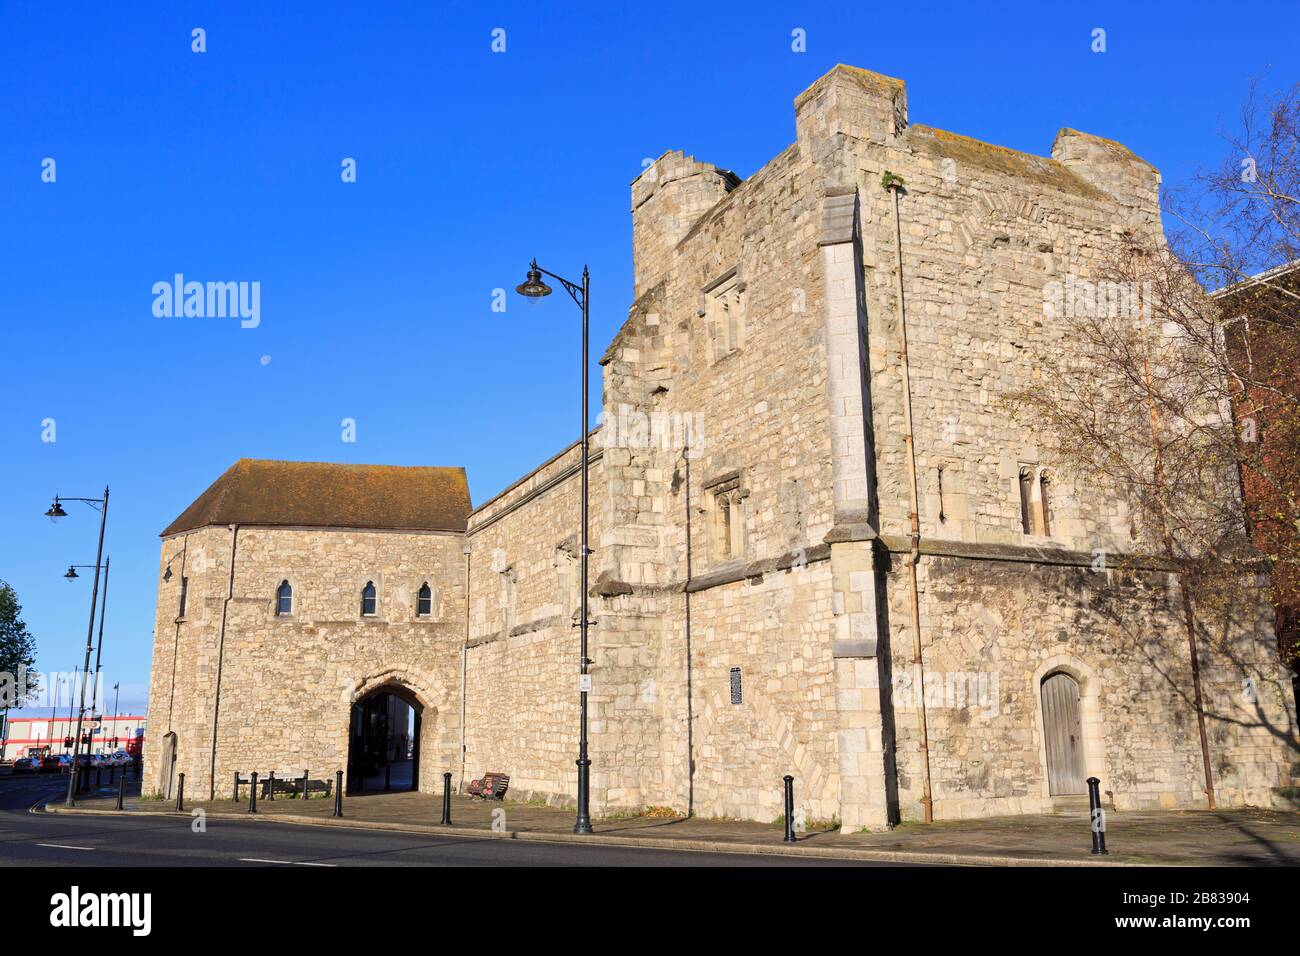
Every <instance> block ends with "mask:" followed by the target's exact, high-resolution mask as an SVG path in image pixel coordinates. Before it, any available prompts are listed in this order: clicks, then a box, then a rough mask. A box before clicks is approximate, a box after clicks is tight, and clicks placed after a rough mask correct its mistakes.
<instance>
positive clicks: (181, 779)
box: [124, 773, 185, 813]
mask: <svg viewBox="0 0 1300 956" xmlns="http://www.w3.org/2000/svg"><path fill="white" fill-rule="evenodd" d="M124 779H125V778H124ZM176 812H177V813H184V812H185V774H183V773H178V774H177V775H176Z"/></svg>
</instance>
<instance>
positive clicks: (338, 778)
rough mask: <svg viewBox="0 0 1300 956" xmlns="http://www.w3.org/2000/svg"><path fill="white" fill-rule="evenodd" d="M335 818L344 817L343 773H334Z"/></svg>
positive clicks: (337, 771)
mask: <svg viewBox="0 0 1300 956" xmlns="http://www.w3.org/2000/svg"><path fill="white" fill-rule="evenodd" d="M334 816H336V817H341V816H343V771H342V770H335V771H334Z"/></svg>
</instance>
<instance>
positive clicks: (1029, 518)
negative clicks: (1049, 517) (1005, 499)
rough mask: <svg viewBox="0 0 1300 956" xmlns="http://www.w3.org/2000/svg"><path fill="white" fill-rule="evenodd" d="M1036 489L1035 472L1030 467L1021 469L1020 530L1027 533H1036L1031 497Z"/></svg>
mask: <svg viewBox="0 0 1300 956" xmlns="http://www.w3.org/2000/svg"><path fill="white" fill-rule="evenodd" d="M1033 491H1034V473H1033V472H1032V471H1030V470H1029V469H1028V468H1021V469H1020V530H1021V531H1023V532H1024V533H1025V534H1033V533H1034V518H1033V511H1032V505H1031V502H1030V498H1031V497H1032V496H1033Z"/></svg>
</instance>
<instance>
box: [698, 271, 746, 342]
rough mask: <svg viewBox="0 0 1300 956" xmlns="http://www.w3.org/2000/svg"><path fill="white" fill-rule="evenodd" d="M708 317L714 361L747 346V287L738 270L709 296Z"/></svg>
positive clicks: (706, 304)
mask: <svg viewBox="0 0 1300 956" xmlns="http://www.w3.org/2000/svg"><path fill="white" fill-rule="evenodd" d="M704 295H705V303H704V314H705V321H706V323H707V325H708V329H709V343H710V348H711V353H712V354H711V355H710V361H712V362H716V361H718V360H719V359H722V358H726V357H727V356H728V355H730V354H731V353H732V352H735V351H737V350H739V349H740V347H741V346H742V345H744V340H745V293H744V285H743V284H742V283H741V282H740V281H739V279H738V278H737V276H736V273H735V271H734V270H732V272H731V273H730V274H729V275H728V276H727V277H726V278H725V279H723V280H722V281H720V282H718V283H717V284H716V285H714V286H713V287H712V288H710V289H708V290H707V291H706V292H705V293H704Z"/></svg>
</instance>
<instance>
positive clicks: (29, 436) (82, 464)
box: [0, 0, 1300, 708]
mask: <svg viewBox="0 0 1300 956" xmlns="http://www.w3.org/2000/svg"><path fill="white" fill-rule="evenodd" d="M1139 8H1140V9H1139ZM1148 8H1149V9H1148ZM290 9H292V10H294V11H301V12H290ZM892 9H893V10H894V11H895V14H894V15H893V16H892V17H890V16H886V15H885V14H883V13H882V12H880V8H878V7H877V8H872V7H871V6H869V5H862V4H845V3H833V4H802V3H800V4H795V3H746V4H740V5H734V6H732V7H727V6H725V5H724V6H708V5H704V6H701V5H700V4H698V3H689V4H688V3H674V2H662V0H657V2H655V3H653V4H649V3H646V4H637V5H632V4H621V3H600V4H537V3H528V4H523V3H519V4H463V5H459V4H458V5H452V6H451V7H450V9H448V8H447V5H435V4H432V3H428V2H423V3H383V4H357V3H347V4H335V3H329V2H321V3H315V4H311V5H300V4H267V3H256V4H255V3H220V4H194V3H179V2H172V3H136V4H92V3H70V4H36V3H28V2H19V0H3V2H0V279H2V280H3V294H2V295H0V319H2V321H3V332H4V338H3V342H4V345H5V351H6V355H5V374H4V375H3V377H2V378H0V448H3V450H4V467H3V468H0V578H3V579H6V580H8V581H9V582H10V583H11V584H12V585H13V586H14V587H15V588H16V589H17V591H18V593H19V597H20V600H21V601H22V602H23V604H24V606H25V617H26V620H27V622H28V624H29V626H30V627H31V629H32V630H33V632H34V633H35V634H36V636H37V639H38V643H39V652H40V656H39V661H38V666H39V668H40V669H41V670H46V671H48V670H66V671H70V670H71V669H72V668H73V667H74V665H76V664H79V663H80V658H81V648H82V646H83V643H82V638H83V636H84V634H85V626H86V624H85V618H86V612H87V607H88V600H89V584H88V581H83V582H81V583H79V584H75V585H68V584H67V583H65V582H64V581H63V579H62V572H63V570H64V568H65V567H66V565H68V564H69V563H77V564H88V563H91V562H92V561H93V560H94V546H95V540H94V538H95V531H96V523H97V516H96V515H95V514H94V512H92V511H91V510H90V509H88V508H86V507H84V506H80V505H70V506H69V509H70V512H71V515H72V517H71V518H69V519H67V520H66V521H64V522H63V523H62V524H60V525H59V526H57V527H56V526H52V525H51V524H50V523H49V522H48V521H47V520H46V519H45V518H44V517H42V512H44V510H45V509H46V508H47V507H48V505H49V499H50V496H51V495H53V494H54V493H56V492H57V493H60V494H64V495H80V496H90V495H95V494H98V493H99V492H100V490H101V489H102V488H103V486H104V485H105V484H106V483H107V484H111V486H112V507H111V511H110V519H109V530H108V551H109V553H110V554H111V555H112V558H113V562H114V563H113V568H114V570H113V581H112V590H111V603H110V605H109V617H108V627H107V637H106V642H105V643H106V647H105V680H106V683H107V684H108V685H111V684H112V683H113V682H114V681H121V682H122V684H123V697H122V702H123V706H124V708H126V707H132V708H138V707H142V706H143V705H144V696H145V693H144V691H145V687H146V684H147V679H148V668H149V660H150V654H151V642H152V628H153V612H154V603H155V584H156V581H155V578H156V574H157V568H158V546H159V541H158V537H157V535H158V532H159V531H160V530H161V529H162V528H163V527H164V526H165V525H166V524H167V523H168V522H169V521H171V519H172V518H174V517H175V516H176V515H177V514H178V513H179V512H180V511H181V510H182V509H183V508H184V507H185V506H186V505H187V504H188V503H189V502H190V501H191V500H193V498H194V497H196V496H197V495H198V494H199V493H200V492H201V491H202V490H203V489H204V488H205V487H207V485H208V484H209V483H210V482H211V481H212V480H213V479H214V478H216V476H217V475H219V474H220V473H221V472H222V471H223V470H224V469H225V468H226V467H227V466H228V465H230V464H231V463H232V462H233V461H234V460H235V459H237V458H239V457H241V456H248V457H264V458H287V459H306V460H325V461H348V462H382V463H392V464H405V465H419V464H427V465H464V466H466V467H467V468H468V470H469V476H470V486H471V490H472V494H473V498H474V501H475V502H476V503H477V502H481V501H483V500H486V498H487V497H489V496H490V495H491V494H493V493H495V492H496V491H498V490H500V489H501V488H502V487H504V486H505V485H506V484H508V483H509V482H510V481H512V480H513V479H514V478H516V477H518V476H519V475H521V474H522V473H524V472H525V471H527V470H528V469H530V468H532V467H533V466H535V465H536V464H538V463H540V462H541V461H543V460H544V459H546V458H547V457H549V456H550V455H551V454H553V453H554V452H556V451H557V450H559V449H560V448H561V447H562V446H563V445H565V444H566V443H568V442H569V441H571V440H573V439H574V438H575V437H576V432H577V429H576V427H575V422H574V417H575V413H576V402H577V383H576V368H575V365H576V361H577V348H578V338H577V335H578V323H577V311H576V309H575V308H574V307H573V306H572V304H571V303H570V302H569V301H568V299H567V297H563V296H554V297H552V298H551V299H550V300H548V301H547V302H546V303H544V304H542V305H541V306H539V307H537V308H534V309H526V307H525V306H524V305H523V304H522V303H521V301H520V300H519V299H518V298H516V297H514V296H513V293H511V297H510V299H509V300H508V308H507V311H506V312H505V313H501V312H494V311H493V310H492V301H493V290H495V289H498V288H503V287H504V288H512V287H513V286H514V285H515V284H516V283H518V282H520V281H522V277H523V276H522V273H523V271H524V269H525V267H526V265H527V262H528V260H529V259H530V258H531V257H532V256H533V255H536V256H538V258H539V260H540V261H541V262H542V264H543V265H544V266H546V267H548V268H550V269H551V270H552V271H555V272H559V273H561V274H569V275H572V276H573V277H574V278H576V277H577V276H578V275H579V274H580V273H581V270H582V266H583V263H584V262H586V263H589V265H590V267H591V272H592V277H593V278H592V282H593V291H592V303H593V314H592V325H593V328H592V352H593V363H592V383H593V389H595V391H594V392H593V394H594V395H599V369H598V368H596V366H595V359H598V358H599V356H600V354H601V352H602V351H603V348H604V346H605V344H606V343H607V342H608V341H609V339H610V338H611V336H612V335H613V334H614V333H615V331H616V330H617V328H618V326H619V324H620V322H621V321H622V319H623V318H624V317H625V316H626V309H627V306H628V304H629V302H630V298H631V288H632V281H631V255H630V250H631V221H630V217H629V213H628V207H629V192H628V185H629V183H630V181H631V180H632V179H633V178H634V177H635V176H636V175H637V174H638V173H639V171H640V169H641V164H642V162H643V160H645V159H647V158H653V157H656V156H658V155H660V154H661V153H663V152H664V151H665V150H668V149H684V150H686V151H687V152H688V153H691V154H694V155H695V156H696V157H697V158H699V159H701V160H705V161H708V162H713V163H717V164H718V165H720V166H724V167H727V168H730V169H733V170H735V171H736V172H737V173H738V174H740V175H741V176H748V175H750V174H751V173H753V172H754V171H755V170H757V169H758V168H760V167H761V166H762V165H763V164H764V163H765V162H766V161H767V160H768V159H770V158H771V157H772V156H774V155H775V154H776V153H778V152H779V151H780V150H782V149H783V148H784V147H785V146H786V145H788V144H789V143H790V142H791V141H792V140H793V138H794V115H793V109H792V105H791V104H792V100H793V99H794V97H795V96H796V95H797V94H798V93H799V92H800V91H801V90H803V89H804V88H805V87H807V86H808V85H809V84H810V83H812V82H813V81H814V80H815V79H816V78H817V77H818V76H820V75H821V74H822V73H824V72H825V71H826V70H827V69H829V68H830V67H831V66H833V65H834V64H835V63H837V62H844V63H850V64H853V65H856V66H862V67H866V68H869V69H873V70H878V71H880V72H883V73H887V74H890V75H892V76H897V77H901V78H903V79H904V80H906V81H907V84H908V93H909V101H910V109H911V118H912V120H913V121H914V122H918V123H925V124H927V125H932V126H938V127H942V128H945V129H950V130H953V131H955V132H959V133H964V134H966V135H970V136H974V137H977V138H979V139H983V140H986V141H990V142H994V143H998V144H1000V145H1004V146H1008V147H1012V148H1015V149H1020V150H1025V151H1027V152H1032V153H1038V154H1046V153H1047V152H1049V151H1050V148H1051V142H1052V138H1053V136H1054V135H1055V133H1056V131H1057V130H1058V129H1059V128H1060V127H1062V126H1072V127H1076V128H1078V129H1083V130H1086V131H1088V132H1093V133H1097V134H1100V135H1104V136H1107V137H1110V138H1113V139H1117V140H1119V141H1121V142H1123V143H1125V144H1127V145H1128V146H1130V147H1131V148H1132V149H1133V150H1134V151H1136V152H1137V153H1138V154H1139V155H1141V156H1143V157H1144V158H1146V159H1148V160H1150V161H1151V162H1153V163H1155V164H1156V165H1157V166H1158V167H1160V168H1161V170H1162V171H1163V174H1164V178H1165V183H1166V185H1175V184H1178V183H1181V182H1184V181H1185V180H1186V179H1187V177H1188V176H1189V175H1190V174H1191V173H1192V172H1193V171H1194V170H1195V169H1196V167H1197V166H1198V165H1207V164H1215V163H1217V162H1218V161H1219V160H1220V159H1221V157H1222V156H1223V153H1224V144H1223V142H1222V140H1221V138H1220V133H1221V131H1222V130H1223V129H1224V128H1225V127H1226V126H1229V125H1230V124H1231V122H1232V119H1233V117H1234V114H1235V112H1236V110H1237V109H1238V107H1239V105H1240V102H1241V100H1242V98H1243V96H1244V95H1245V93H1246V90H1247V85H1248V82H1249V80H1250V78H1251V77H1260V78H1261V79H1262V80H1263V83H1264V85H1265V86H1266V87H1270V88H1277V87H1281V86H1284V85H1287V84H1289V83H1291V82H1294V81H1295V80H1296V78H1297V77H1300V43H1297V32H1298V31H1297V29H1296V23H1297V8H1296V5H1295V3H1293V2H1292V3H1280V4H1269V3H1253V4H1250V5H1249V6H1241V5H1238V6H1234V7H1232V8H1230V9H1228V10H1226V11H1225V9H1224V8H1223V7H1222V5H1221V4H1208V3H1207V4H1197V3H1179V4H1170V5H1169V8H1168V9H1165V10H1160V9H1158V8H1157V6H1156V5H1154V4H1142V5H1138V4H1130V3H1126V4H1088V5H1082V4H1070V3H1064V4H1043V3H1032V4H1023V5H1022V4H1014V3H1004V4H997V5H994V6H988V5H983V6H971V5H962V7H961V8H960V9H959V8H956V7H954V8H953V9H952V10H948V9H946V8H945V7H944V5H942V4H928V5H922V6H917V5H911V6H909V5H902V6H895V7H893V8H892ZM308 11H310V12H308ZM195 27H201V28H203V29H204V30H206V42H207V52H205V53H195V52H192V50H191V43H192V40H191V31H192V30H193V29H194V28H195ZM496 28H501V29H504V30H505V45H506V49H505V52H504V53H494V52H493V51H492V49H491V44H492V39H493V37H492V31H493V30H494V29H496ZM1095 28H1102V29H1104V30H1105V31H1106V45H1107V49H1106V52H1105V53H1093V52H1092V51H1091V49H1090V45H1091V42H1092V36H1091V34H1092V31H1093V30H1094V29H1095ZM795 29H802V30H804V31H806V37H807V44H806V46H807V49H806V52H802V53H798V52H794V51H793V50H792V49H791V43H792V40H791V33H792V31H793V30H795ZM47 157H49V158H53V159H54V160H55V163H56V166H55V170H56V176H57V178H56V181H55V182H53V183H47V182H42V179H41V173H42V161H43V160H44V159H45V158H47ZM345 157H351V158H353V159H355V160H356V163H357V181H356V182H355V183H343V182H342V181H341V177H340V170H341V162H342V160H343V159H344V158H345ZM176 273H183V274H184V275H185V276H186V277H187V278H190V279H198V280H201V281H207V280H214V281H227V280H234V281H249V282H252V281H256V282H259V283H260V284H261V324H260V325H259V326H258V327H257V328H250V329H245V328H241V327H240V323H239V322H238V320H237V319H229V318H227V319H197V318H157V317H155V316H154V314H153V311H152V305H153V295H152V292H151V289H152V286H153V284H154V283H155V282H158V281H163V280H170V279H171V278H172V276H173V275H174V274H176ZM50 418H52V419H54V420H55V423H56V429H57V431H56V438H57V440H56V441H54V442H52V443H50V442H45V441H42V431H43V429H42V421H43V420H44V419H50ZM344 418H351V419H354V420H355V421H356V430H357V441H356V442H355V443H345V442H343V441H342V440H341V434H342V428H341V424H340V423H341V421H342V420H343V419H344Z"/></svg>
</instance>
